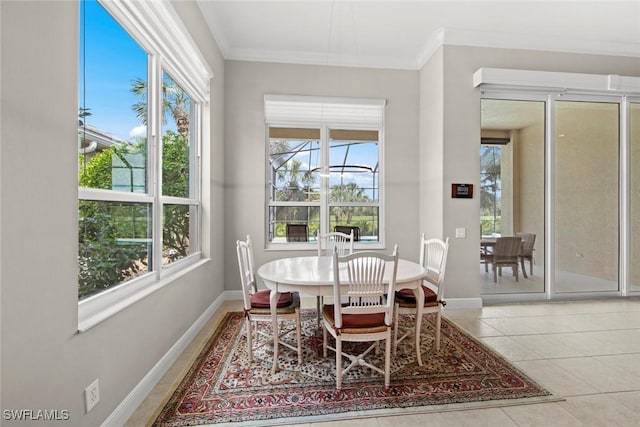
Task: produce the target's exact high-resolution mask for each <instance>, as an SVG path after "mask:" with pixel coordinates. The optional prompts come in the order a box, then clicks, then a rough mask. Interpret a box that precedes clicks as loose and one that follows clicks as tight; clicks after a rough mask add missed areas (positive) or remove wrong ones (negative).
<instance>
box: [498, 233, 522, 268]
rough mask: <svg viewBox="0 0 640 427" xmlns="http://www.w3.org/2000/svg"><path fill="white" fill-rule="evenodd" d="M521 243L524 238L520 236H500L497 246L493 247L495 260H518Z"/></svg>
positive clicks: (504, 261)
mask: <svg viewBox="0 0 640 427" xmlns="http://www.w3.org/2000/svg"><path fill="white" fill-rule="evenodd" d="M521 244H522V238H521V237H519V236H507V237H498V238H497V239H496V246H495V248H494V249H493V258H494V261H495V262H501V263H509V262H514V261H515V262H517V261H518V255H519V254H520V246H521Z"/></svg>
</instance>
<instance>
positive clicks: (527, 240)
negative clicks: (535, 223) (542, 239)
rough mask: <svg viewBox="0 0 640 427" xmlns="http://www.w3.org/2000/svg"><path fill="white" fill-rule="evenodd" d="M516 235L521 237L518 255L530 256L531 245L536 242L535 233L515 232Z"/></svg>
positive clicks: (531, 252) (531, 253)
mask: <svg viewBox="0 0 640 427" xmlns="http://www.w3.org/2000/svg"><path fill="white" fill-rule="evenodd" d="M516 236H518V237H521V238H522V244H521V246H520V256H523V257H530V256H532V255H533V247H534V246H535V244H536V235H535V233H516Z"/></svg>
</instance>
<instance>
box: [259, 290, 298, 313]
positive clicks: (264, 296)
mask: <svg viewBox="0 0 640 427" xmlns="http://www.w3.org/2000/svg"><path fill="white" fill-rule="evenodd" d="M270 295H271V291H270V290H269V289H263V290H261V291H258V292H256V293H255V294H253V295H251V307H255V308H269V307H271V304H270V303H269V296H270ZM292 302H293V295H292V294H291V292H284V293H282V294H280V298H279V299H278V308H282V307H286V306H288V305H289V304H291V303H292Z"/></svg>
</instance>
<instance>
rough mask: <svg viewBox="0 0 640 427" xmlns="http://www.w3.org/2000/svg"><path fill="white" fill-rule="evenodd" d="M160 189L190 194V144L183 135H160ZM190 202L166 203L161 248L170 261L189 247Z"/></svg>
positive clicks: (168, 194) (170, 133)
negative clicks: (161, 136) (186, 204)
mask: <svg viewBox="0 0 640 427" xmlns="http://www.w3.org/2000/svg"><path fill="white" fill-rule="evenodd" d="M162 144H163V145H162V192H163V194H164V195H165V196H173V197H183V198H186V197H189V144H188V141H187V139H186V137H185V136H184V135H180V134H177V133H175V132H172V131H167V132H166V133H165V135H164V136H163V138H162ZM189 219H190V216H189V206H185V205H165V207H164V223H163V226H162V241H163V252H164V254H165V256H166V257H167V258H168V259H169V261H174V260H176V259H180V258H183V257H185V256H187V255H188V253H187V252H188V250H189Z"/></svg>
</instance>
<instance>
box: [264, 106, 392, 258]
mask: <svg viewBox="0 0 640 427" xmlns="http://www.w3.org/2000/svg"><path fill="white" fill-rule="evenodd" d="M283 98H284V97H283ZM292 98H295V99H296V100H299V99H305V100H306V99H307V97H301V96H297V97H292ZM266 99H267V97H265V102H266ZM308 99H311V100H312V101H310V102H313V100H314V99H315V98H313V97H308ZM326 100H329V101H331V100H332V98H330V97H325V98H322V101H326ZM336 100H339V101H341V102H345V103H348V102H352V103H353V104H352V105H357V103H358V101H359V100H358V99H353V100H350V99H348V98H339V99H338V98H336ZM377 101H378V102H380V103H381V105H382V119H381V121H380V123H379V124H377V125H372V124H370V123H366V124H363V123H358V122H357V121H344V122H343V121H339V120H330V119H329V120H323V118H322V117H318V118H317V120H308V118H307V119H306V120H295V117H294V118H293V119H292V120H290V121H284V120H273V121H270V120H268V118H267V119H266V120H265V213H264V225H265V236H264V238H265V248H266V249H267V250H276V251H277V250H280V251H282V250H313V251H316V250H317V242H316V241H315V239H314V238H313V237H314V236H311V235H310V236H309V241H308V242H286V241H284V242H271V241H269V219H270V209H271V208H272V207H274V206H312V207H319V209H320V232H321V233H326V232H328V231H330V230H329V229H328V227H329V223H330V217H329V212H330V210H331V207H333V206H354V207H359V206H368V207H377V208H378V241H374V242H367V241H362V240H361V241H359V242H355V243H354V248H355V249H360V250H362V249H384V248H385V235H384V230H385V226H384V211H385V208H384V207H385V203H384V195H385V185H384V183H385V180H384V172H385V170H384V152H385V150H384V106H385V104H386V102H384V101H381V100H377ZM319 102H321V101H319ZM364 105H366V104H364ZM272 127H274V128H276V127H277V128H309V129H319V130H320V138H319V140H318V141H319V144H320V168H322V169H323V170H324V169H326V168H327V167H328V163H329V149H330V137H329V135H330V131H331V130H332V129H340V130H342V129H344V130H365V131H376V132H378V141H377V144H378V199H377V201H375V202H370V203H364V202H332V201H330V197H329V194H330V187H329V176H322V175H325V174H321V177H320V183H319V187H320V201H318V202H303V201H302V202H277V201H274V200H272V199H271V191H270V175H269V172H270V170H269V169H270V166H269V165H270V162H269V140H270V132H269V130H270V128H272Z"/></svg>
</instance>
